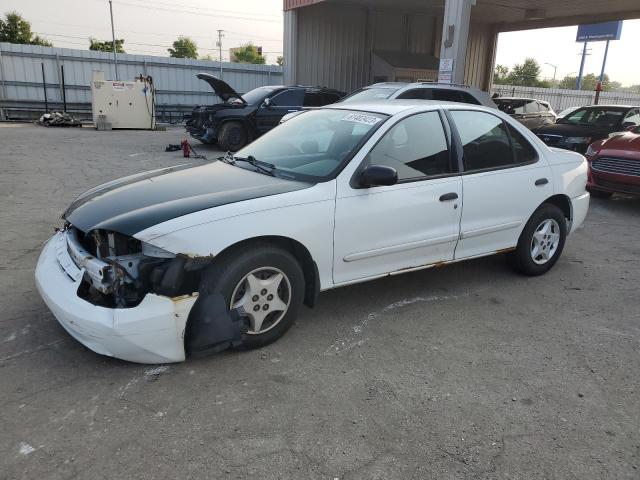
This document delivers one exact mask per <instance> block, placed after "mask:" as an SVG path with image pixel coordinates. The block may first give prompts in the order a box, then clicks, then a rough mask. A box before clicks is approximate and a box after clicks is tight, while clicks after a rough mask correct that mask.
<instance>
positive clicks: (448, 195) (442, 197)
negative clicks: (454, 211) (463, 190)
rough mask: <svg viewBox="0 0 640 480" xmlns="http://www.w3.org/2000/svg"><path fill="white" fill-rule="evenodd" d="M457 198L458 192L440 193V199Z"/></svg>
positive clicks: (442, 200) (444, 200)
mask: <svg viewBox="0 0 640 480" xmlns="http://www.w3.org/2000/svg"><path fill="white" fill-rule="evenodd" d="M456 198H458V194H457V193H456V192H451V193H445V194H444V195H440V201H441V202H446V201H448V200H455V199H456Z"/></svg>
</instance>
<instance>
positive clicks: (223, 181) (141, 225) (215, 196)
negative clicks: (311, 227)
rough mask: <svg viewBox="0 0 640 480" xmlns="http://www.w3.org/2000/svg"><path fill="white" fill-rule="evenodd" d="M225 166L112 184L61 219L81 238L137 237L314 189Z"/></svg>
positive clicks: (137, 177)
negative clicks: (227, 208)
mask: <svg viewBox="0 0 640 480" xmlns="http://www.w3.org/2000/svg"><path fill="white" fill-rule="evenodd" d="M310 186H311V184H309V183H304V182H297V181H293V180H283V179H280V178H276V177H271V176H269V175H263V174H261V173H256V172H253V171H250V170H245V169H243V168H240V167H236V166H233V165H228V164H226V163H223V162H221V161H216V162H213V163H207V164H204V165H202V164H196V165H194V164H187V165H179V166H177V167H170V168H163V169H160V170H154V171H151V172H145V173H140V174H137V175H132V176H130V177H125V178H121V179H118V180H114V181H112V182H109V183H105V184H104V185H101V186H99V187H96V188H93V189H91V190H89V191H87V192H85V193H83V194H82V195H80V196H79V197H78V198H77V199H76V200H74V202H73V203H72V204H71V205H70V206H69V208H67V210H66V211H65V212H64V214H63V215H62V218H64V219H65V220H67V221H68V222H70V223H71V224H72V225H74V226H75V227H77V228H79V229H80V230H82V231H83V232H90V231H91V230H95V229H103V230H110V231H114V232H119V233H122V234H124V235H135V234H136V233H137V232H140V231H142V230H144V229H146V228H149V227H151V226H153V225H157V224H158V223H161V222H164V221H167V220H171V219H173V218H176V217H180V216H182V215H187V214H189V213H193V212H197V211H200V210H205V209H208V208H213V207H217V206H220V205H226V204H229V203H235V202H241V201H244V200H251V199H254V198H260V197H266V196H270V195H277V194H280V193H287V192H292V191H295V190H301V189H303V188H308V187H310Z"/></svg>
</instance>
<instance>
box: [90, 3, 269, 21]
mask: <svg viewBox="0 0 640 480" xmlns="http://www.w3.org/2000/svg"><path fill="white" fill-rule="evenodd" d="M98 1H100V0H98ZM127 1H134V2H137V3H142V4H144V5H145V6H149V7H151V8H154V7H156V6H157V5H163V6H167V7H171V8H176V7H178V8H180V9H193V10H196V12H194V13H202V12H203V11H206V12H211V13H215V14H237V15H241V16H243V17H246V16H253V17H260V18H264V17H274V18H281V15H276V14H273V13H266V12H256V13H252V12H241V11H237V10H221V9H216V8H210V7H202V6H199V5H186V4H180V3H178V4H176V3H175V2H174V3H167V2H160V1H152V2H150V1H148V0H127ZM117 3H121V2H117Z"/></svg>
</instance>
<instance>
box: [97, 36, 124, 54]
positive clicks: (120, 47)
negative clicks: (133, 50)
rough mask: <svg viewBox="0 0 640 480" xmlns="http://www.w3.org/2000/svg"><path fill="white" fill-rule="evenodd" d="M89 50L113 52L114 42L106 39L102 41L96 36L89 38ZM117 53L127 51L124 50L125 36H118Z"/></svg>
mask: <svg viewBox="0 0 640 480" xmlns="http://www.w3.org/2000/svg"><path fill="white" fill-rule="evenodd" d="M89 50H95V51H96V52H113V42H112V41H111V40H105V41H104V42H101V41H100V40H97V39H95V38H91V37H90V38H89ZM116 53H126V52H125V51H124V38H116Z"/></svg>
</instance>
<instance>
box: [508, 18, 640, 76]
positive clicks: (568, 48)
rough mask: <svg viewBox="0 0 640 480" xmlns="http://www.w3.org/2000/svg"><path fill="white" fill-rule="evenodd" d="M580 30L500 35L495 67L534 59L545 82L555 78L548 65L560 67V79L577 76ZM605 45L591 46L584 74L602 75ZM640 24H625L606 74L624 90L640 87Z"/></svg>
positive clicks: (638, 22) (571, 28)
mask: <svg viewBox="0 0 640 480" xmlns="http://www.w3.org/2000/svg"><path fill="white" fill-rule="evenodd" d="M577 31H578V27H561V28H545V29H540V30H527V31H522V32H507V33H501V34H500V36H499V37H498V51H497V54H496V64H499V65H506V66H508V67H513V65H515V64H518V63H522V62H523V61H524V59H525V58H526V57H533V58H535V59H536V60H537V61H538V63H540V66H541V67H542V77H543V78H549V79H551V78H553V70H554V68H553V67H552V66H550V65H545V64H546V63H551V64H553V65H557V67H558V69H557V78H558V79H562V78H564V76H565V75H569V74H571V75H574V76H575V75H577V72H578V70H579V69H580V58H581V57H580V53H581V52H582V45H583V44H582V43H576V33H577ZM605 43H606V42H589V45H588V50H587V52H588V53H590V54H591V55H589V56H587V59H586V62H585V70H584V71H585V74H586V73H594V74H596V75H597V76H599V75H600V70H601V68H602V60H603V57H604V50H605ZM639 46H640V20H625V22H624V23H623V24H622V37H621V39H620V40H617V41H611V43H610V46H609V55H608V56H607V65H606V70H605V72H606V73H607V74H608V75H609V77H610V78H611V80H614V81H618V82H620V83H622V84H623V85H624V86H630V85H638V84H640V62H638V61H637V60H638V47H639Z"/></svg>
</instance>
